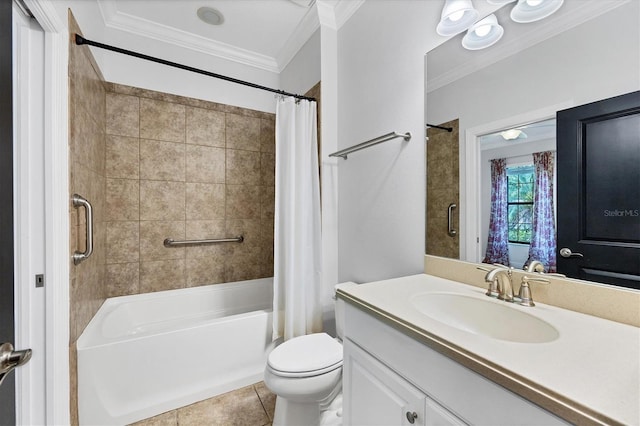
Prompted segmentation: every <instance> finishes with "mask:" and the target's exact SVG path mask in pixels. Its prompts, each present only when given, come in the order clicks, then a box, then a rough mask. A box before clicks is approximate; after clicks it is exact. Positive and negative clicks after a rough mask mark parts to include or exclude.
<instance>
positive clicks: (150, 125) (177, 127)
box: [140, 98, 186, 142]
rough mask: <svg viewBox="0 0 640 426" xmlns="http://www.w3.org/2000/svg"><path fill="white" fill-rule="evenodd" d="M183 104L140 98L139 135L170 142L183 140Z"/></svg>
mask: <svg viewBox="0 0 640 426" xmlns="http://www.w3.org/2000/svg"><path fill="white" fill-rule="evenodd" d="M185 119H186V118H185V106H184V105H180V104H175V103H170V102H163V101H156V100H153V99H146V98H141V99H140V137H141V138H144V139H154V140H161V141H170V142H184V141H185Z"/></svg>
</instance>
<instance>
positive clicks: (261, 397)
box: [133, 382, 276, 426]
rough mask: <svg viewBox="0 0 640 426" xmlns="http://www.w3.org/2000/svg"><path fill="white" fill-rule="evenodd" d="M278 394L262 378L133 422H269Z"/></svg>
mask: <svg viewBox="0 0 640 426" xmlns="http://www.w3.org/2000/svg"><path fill="white" fill-rule="evenodd" d="M275 406H276V396H275V395H274V394H272V393H271V392H270V391H269V389H267V387H266V386H265V385H264V383H263V382H260V383H256V384H253V385H251V386H247V387H244V388H241V389H237V390H235V391H232V392H229V393H225V394H222V395H218V396H216V397H214V398H211V399H206V400H204V401H200V402H196V403H195V404H191V405H188V406H186V407H182V408H179V409H177V410H173V411H169V412H167V413H163V414H160V415H158V416H155V417H151V418H149V419H146V420H142V421H140V422H137V423H134V424H133V426H205V425H206V426H268V425H271V422H272V421H273V411H274V410H275Z"/></svg>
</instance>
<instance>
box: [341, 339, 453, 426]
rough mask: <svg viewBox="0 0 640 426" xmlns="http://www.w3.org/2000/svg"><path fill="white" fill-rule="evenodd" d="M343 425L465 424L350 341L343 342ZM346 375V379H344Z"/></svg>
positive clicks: (424, 425)
mask: <svg viewBox="0 0 640 426" xmlns="http://www.w3.org/2000/svg"><path fill="white" fill-rule="evenodd" d="M344 347H345V354H347V353H348V354H349V355H348V356H346V357H345V360H344V364H343V365H344V373H345V375H344V376H343V377H344V379H343V383H344V394H345V395H346V394H348V395H349V397H348V398H345V399H344V400H343V401H345V402H346V403H344V405H343V416H344V424H345V425H367V426H389V425H416V426H418V425H420V426H426V425H451V426H458V425H464V424H465V423H464V422H463V421H461V420H460V419H458V418H457V417H456V416H455V415H453V414H452V413H450V412H449V411H447V410H446V409H445V408H444V407H442V406H441V405H440V404H438V403H437V402H435V401H434V400H432V399H431V398H429V396H427V394H425V393H424V392H423V391H421V390H420V389H418V388H417V387H415V386H414V385H412V384H411V383H409V381H407V380H406V379H405V378H403V377H402V376H400V375H399V374H397V373H396V372H395V371H393V370H391V369H390V368H389V367H387V366H386V365H384V364H382V363H381V362H380V361H378V360H377V359H376V358H374V357H373V356H371V355H370V354H368V353H367V352H365V351H364V350H362V349H361V348H359V347H358V345H356V344H355V343H353V342H352V341H350V340H348V339H347V340H345V341H344ZM347 375H348V379H347Z"/></svg>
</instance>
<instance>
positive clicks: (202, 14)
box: [196, 6, 224, 25]
mask: <svg viewBox="0 0 640 426" xmlns="http://www.w3.org/2000/svg"><path fill="white" fill-rule="evenodd" d="M196 13H197V14H198V18H200V20H201V21H202V22H204V23H206V24H209V25H222V24H223V23H224V15H222V12H220V11H219V10H218V9H214V8H212V7H207V6H203V7H201V8H199V9H198V11H197V12H196Z"/></svg>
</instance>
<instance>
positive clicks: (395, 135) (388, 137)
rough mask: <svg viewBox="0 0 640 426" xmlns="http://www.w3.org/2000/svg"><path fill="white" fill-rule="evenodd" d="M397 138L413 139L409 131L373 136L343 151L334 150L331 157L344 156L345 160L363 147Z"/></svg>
mask: <svg viewBox="0 0 640 426" xmlns="http://www.w3.org/2000/svg"><path fill="white" fill-rule="evenodd" d="M395 138H403V139H404V140H405V141H408V140H410V139H411V133H409V132H407V133H405V134H400V133H396V132H391V133H387V134H386V135H382V136H378V137H377V138H373V139H371V140H368V141H366V142H362V143H359V144H357V145H354V146H351V147H349V148H345V149H343V150H341V151H338V152H334V153H333V154H329V157H342V158H344V159H345V160H346V159H347V155H348V154H351V153H352V152H356V151H360V150H361V149H365V148H369V147H370V146H373V145H377V144H379V143H382V142H386V141H390V140H391V139H395Z"/></svg>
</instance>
